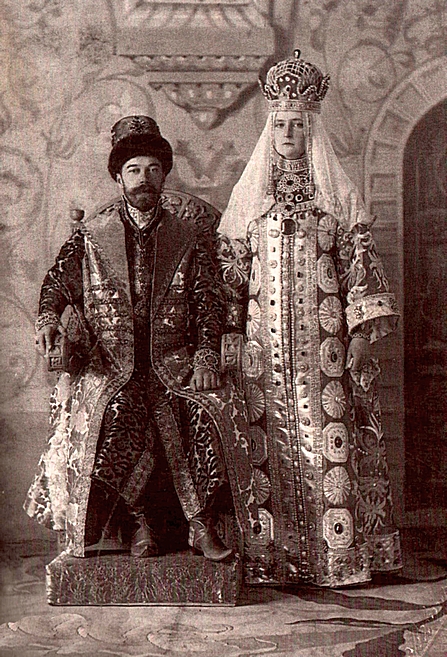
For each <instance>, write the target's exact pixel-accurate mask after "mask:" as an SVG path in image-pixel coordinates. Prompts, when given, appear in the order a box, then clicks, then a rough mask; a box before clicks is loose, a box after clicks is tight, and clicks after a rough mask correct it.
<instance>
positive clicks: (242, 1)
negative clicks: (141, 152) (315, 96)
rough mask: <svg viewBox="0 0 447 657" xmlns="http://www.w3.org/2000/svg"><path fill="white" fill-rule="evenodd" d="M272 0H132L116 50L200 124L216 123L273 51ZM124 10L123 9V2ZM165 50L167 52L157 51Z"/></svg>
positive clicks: (243, 93) (239, 102) (244, 92)
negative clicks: (175, 0) (270, 15)
mask: <svg viewBox="0 0 447 657" xmlns="http://www.w3.org/2000/svg"><path fill="white" fill-rule="evenodd" d="M270 4H271V2H270V0H261V1H259V0H256V1H255V0H234V1H231V0H227V1H226V2H216V1H215V0H211V1H204V2H202V1H200V0H189V1H188V2H186V3H185V2H183V3H178V2H168V1H167V0H155V1H151V0H143V1H142V2H140V1H137V0H130V1H128V2H127V3H125V5H124V16H123V18H124V20H123V25H122V26H121V27H120V30H119V33H118V53H119V54H121V55H125V56H127V57H130V58H132V59H133V61H134V62H135V63H136V64H137V65H139V66H140V67H141V68H142V69H143V70H144V71H145V72H146V73H147V78H148V81H149V84H150V85H151V86H152V87H153V88H155V89H157V90H158V89H162V90H163V92H164V93H165V94H166V96H167V98H169V100H170V101H171V102H173V103H174V104H175V105H177V106H178V107H181V108H182V109H184V110H186V111H187V112H188V114H189V115H190V117H191V119H192V120H193V121H194V123H195V124H196V125H197V126H199V127H200V128H202V129H209V128H212V127H214V126H216V125H218V124H219V123H221V122H222V121H223V120H224V119H225V117H226V116H227V114H228V113H230V112H231V111H233V110H234V109H235V108H236V107H239V106H240V105H242V104H243V103H244V100H245V98H246V97H249V96H250V93H251V92H252V91H253V90H254V89H255V88H256V83H257V77H258V74H259V70H260V68H261V67H262V65H263V63H264V62H265V61H266V59H267V58H268V57H269V56H270V55H271V54H272V53H273V51H274V32H273V28H272V26H271V25H270V24H269V22H268V19H267V17H268V15H269V7H270ZM121 14H122V9H121ZM160 53H169V54H166V55H164V54H160Z"/></svg>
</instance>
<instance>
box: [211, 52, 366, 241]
mask: <svg viewBox="0 0 447 657" xmlns="http://www.w3.org/2000/svg"><path fill="white" fill-rule="evenodd" d="M329 79H330V77H329V75H326V76H324V75H323V74H322V73H321V71H320V70H319V69H318V68H317V67H316V66H315V65H314V64H311V63H309V62H306V61H305V60H303V59H301V53H300V51H299V50H295V52H294V57H293V58H290V59H286V60H284V61H281V62H278V63H277V64H275V65H274V66H272V67H271V68H270V69H269V71H268V73H267V76H266V79H265V80H260V81H259V82H260V86H261V90H262V93H263V95H264V96H265V98H266V99H267V101H268V104H269V109H270V112H269V116H268V118H267V122H266V125H265V127H264V130H263V132H262V134H261V136H260V138H259V141H258V143H257V145H256V147H255V149H254V151H253V154H252V156H251V158H250V160H249V162H248V163H247V166H246V167H245V169H244V171H243V173H242V175H241V178H240V179H239V182H238V183H237V184H236V185H235V186H234V188H233V192H232V194H231V197H230V200H229V203H228V206H227V209H226V210H225V212H224V213H223V215H222V219H221V222H220V228H219V230H220V231H221V232H222V233H224V234H226V235H228V236H229V237H234V238H245V236H246V229H247V227H248V225H249V224H250V222H251V221H252V220H254V219H257V218H259V217H261V216H262V215H264V214H265V213H266V212H268V211H269V210H270V209H271V208H272V206H273V205H274V203H275V198H274V195H273V192H274V183H273V177H272V167H273V165H274V164H279V163H280V162H281V161H282V162H283V163H285V164H289V166H291V167H292V168H293V163H294V162H295V161H293V160H288V161H287V160H284V159H283V158H281V157H280V156H279V155H278V154H277V153H276V151H275V150H274V147H273V126H274V119H275V115H276V113H277V112H280V111H285V112H288V111H289V112H291V111H295V112H302V116H303V120H304V130H305V142H306V159H307V164H308V167H309V171H310V178H311V180H312V183H313V185H314V200H313V205H314V206H315V207H318V208H319V209H321V210H322V211H323V212H326V213H327V214H331V215H333V216H334V217H335V218H336V219H337V220H338V222H339V223H340V225H341V226H343V227H345V228H346V229H348V230H349V228H351V227H352V226H353V225H354V224H355V223H370V222H371V219H370V218H369V217H368V215H367V213H366V210H365V207H364V204H363V200H362V198H361V196H360V193H359V192H358V190H357V188H356V187H355V185H354V184H353V183H352V182H351V181H350V180H349V178H348V176H347V175H346V174H345V172H344V171H343V169H342V167H341V165H340V162H339V161H338V158H337V156H336V155H335V152H334V149H333V147H332V144H331V142H330V139H329V137H328V135H327V132H326V130H325V128H324V126H323V123H322V121H321V117H320V116H319V114H320V111H321V102H322V100H323V99H324V97H325V96H326V92H327V90H328V87H329Z"/></svg>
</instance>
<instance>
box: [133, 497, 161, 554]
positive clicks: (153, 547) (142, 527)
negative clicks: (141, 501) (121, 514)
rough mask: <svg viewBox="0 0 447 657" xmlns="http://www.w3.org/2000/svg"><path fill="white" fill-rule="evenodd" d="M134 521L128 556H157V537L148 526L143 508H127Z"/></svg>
mask: <svg viewBox="0 0 447 657" xmlns="http://www.w3.org/2000/svg"><path fill="white" fill-rule="evenodd" d="M127 510H128V511H129V513H130V515H131V516H132V518H133V519H134V520H135V524H136V529H135V531H134V533H133V534H132V541H131V544H130V554H131V555H132V556H133V557H139V558H146V557H155V556H157V555H158V554H159V552H160V551H159V547H158V541H157V535H156V533H155V531H154V530H153V528H152V527H151V526H150V525H149V523H148V521H147V519H146V515H145V513H144V509H143V507H130V506H128V507H127Z"/></svg>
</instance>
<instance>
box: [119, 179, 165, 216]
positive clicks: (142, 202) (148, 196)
mask: <svg viewBox="0 0 447 657" xmlns="http://www.w3.org/2000/svg"><path fill="white" fill-rule="evenodd" d="M160 192H161V190H158V189H156V188H155V187H153V186H152V185H149V184H145V185H140V186H139V187H134V188H133V189H131V190H130V189H129V188H128V187H124V195H125V196H126V198H127V200H128V201H129V203H130V204H131V205H133V207H134V208H138V210H140V211H141V212H148V210H151V209H152V208H154V207H155V206H156V205H157V203H158V199H159V198H160Z"/></svg>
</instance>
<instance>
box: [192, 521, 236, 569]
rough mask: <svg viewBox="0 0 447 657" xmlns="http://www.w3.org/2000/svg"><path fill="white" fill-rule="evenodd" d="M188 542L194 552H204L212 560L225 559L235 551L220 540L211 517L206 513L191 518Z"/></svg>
mask: <svg viewBox="0 0 447 657" xmlns="http://www.w3.org/2000/svg"><path fill="white" fill-rule="evenodd" d="M188 543H189V545H190V546H191V547H192V548H193V550H194V552H196V553H199V554H200V553H202V554H203V555H204V557H206V558H207V559H210V560H211V561H223V560H224V559H226V558H227V557H229V556H230V555H231V554H232V553H233V550H232V549H231V548H227V547H226V546H225V545H224V544H223V543H222V541H221V540H220V538H219V536H218V534H217V532H216V530H215V528H214V525H213V523H212V522H211V518H209V517H207V516H205V515H198V516H195V518H193V519H192V520H190V522H189V538H188Z"/></svg>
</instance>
